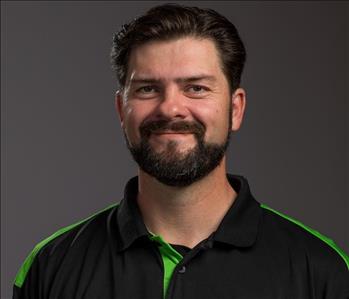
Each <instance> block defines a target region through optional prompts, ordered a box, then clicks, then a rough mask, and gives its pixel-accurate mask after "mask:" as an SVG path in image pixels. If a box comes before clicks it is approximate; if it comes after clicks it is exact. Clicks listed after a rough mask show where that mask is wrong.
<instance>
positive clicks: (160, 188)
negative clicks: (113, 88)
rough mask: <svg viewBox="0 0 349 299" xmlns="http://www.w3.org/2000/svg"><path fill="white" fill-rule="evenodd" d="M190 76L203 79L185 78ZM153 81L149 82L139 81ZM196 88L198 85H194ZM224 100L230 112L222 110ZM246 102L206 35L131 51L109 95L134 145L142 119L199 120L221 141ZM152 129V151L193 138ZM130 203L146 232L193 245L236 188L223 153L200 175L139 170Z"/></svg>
mask: <svg viewBox="0 0 349 299" xmlns="http://www.w3.org/2000/svg"><path fill="white" fill-rule="evenodd" d="M193 77H207V78H205V79H195V80H187V79H188V78H193ZM139 79H155V80H156V81H155V82H139V81H137V80H139ZM200 86H201V87H200ZM229 102H231V103H232V107H233V110H232V114H231V115H229ZM245 105H246V95H245V91H244V90H243V89H242V88H238V89H236V90H235V92H234V93H233V94H230V93H229V87H228V81H227V79H226V77H225V75H224V73H223V72H222V69H221V65H220V60H219V56H218V52H217V50H216V48H215V45H214V43H213V42H212V41H211V40H209V39H197V38H193V37H186V38H180V39H177V40H173V41H156V42H149V43H146V44H145V45H142V46H140V47H138V48H136V49H134V50H133V51H132V52H131V55H130V60H129V67H128V75H127V82H126V85H125V89H124V90H123V91H118V92H117V94H116V97H115V108H116V111H117V113H118V115H119V118H120V123H121V127H122V128H123V130H124V132H125V133H126V137H127V138H128V141H129V142H130V143H131V144H139V142H140V133H139V126H140V124H141V123H142V121H145V120H146V121H149V120H158V119H166V120H168V121H176V120H182V121H197V122H200V123H201V124H203V125H204V127H205V129H206V132H205V141H207V142H214V143H222V142H223V141H224V139H225V138H226V134H227V131H228V125H229V122H228V117H231V119H232V127H231V128H230V130H232V131H237V130H238V129H239V128H240V125H241V122H242V119H243V115H244V110H245ZM173 133H174V132H164V133H163V134H152V135H151V137H150V143H151V145H152V147H153V148H154V150H155V151H157V152H161V151H165V150H166V148H167V144H168V142H169V141H170V140H175V141H176V142H177V150H178V152H179V153H182V154H183V155H185V153H186V152H188V151H190V149H191V148H193V146H195V144H196V140H195V138H194V136H193V135H192V134H181V133H180V132H179V133H178V132H176V134H173ZM138 175H139V193H138V197H137V202H138V205H139V208H140V211H141V214H142V217H143V220H144V223H145V225H146V227H147V228H148V230H150V231H151V232H153V233H154V234H157V235H161V236H162V237H163V239H164V240H165V241H167V242H168V243H172V244H180V245H185V246H187V247H190V248H193V247H194V246H195V245H196V244H198V243H199V242H200V241H202V240H203V239H206V238H207V237H208V236H209V235H210V234H211V233H212V232H214V231H215V230H216V229H217V227H218V225H219V223H220V222H221V220H222V219H223V217H224V215H225V214H226V212H227V211H228V209H229V208H230V206H231V205H232V204H233V202H234V200H235V198H236V196H237V193H236V192H235V190H234V189H233V188H232V187H231V186H230V184H229V182H228V180H227V178H226V156H224V158H223V160H222V162H221V163H220V164H219V166H218V167H217V168H215V169H214V170H213V171H212V172H210V173H209V174H208V175H207V176H205V177H204V178H202V179H201V180H199V181H197V182H195V183H193V184H191V185H189V186H186V187H173V186H167V185H165V184H162V183H161V182H159V181H158V180H157V179H156V178H154V177H152V176H150V175H148V174H147V173H145V172H144V171H142V170H141V169H140V168H139V170H138Z"/></svg>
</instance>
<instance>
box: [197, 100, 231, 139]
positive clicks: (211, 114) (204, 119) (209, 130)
mask: <svg viewBox="0 0 349 299" xmlns="http://www.w3.org/2000/svg"><path fill="white" fill-rule="evenodd" d="M223 108H224V107H217V105H205V106H204V105H202V106H201V107H200V109H196V110H192V111H193V115H194V117H195V118H196V120H197V121H200V122H201V123H203V124H204V126H205V127H206V136H205V139H206V140H207V141H211V142H221V141H222V139H223V138H225V136H226V134H227V130H228V126H229V119H228V110H224V109H223ZM227 109H228V108H227Z"/></svg>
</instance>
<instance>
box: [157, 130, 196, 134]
mask: <svg viewBox="0 0 349 299" xmlns="http://www.w3.org/2000/svg"><path fill="white" fill-rule="evenodd" d="M154 134H155V135H187V134H192V133H190V132H173V131H164V132H156V133H155V132H154Z"/></svg>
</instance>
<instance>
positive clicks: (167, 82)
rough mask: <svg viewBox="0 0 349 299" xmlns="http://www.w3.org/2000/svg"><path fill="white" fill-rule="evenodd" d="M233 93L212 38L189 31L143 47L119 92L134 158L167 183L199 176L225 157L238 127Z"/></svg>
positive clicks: (132, 57) (186, 181)
mask: <svg viewBox="0 0 349 299" xmlns="http://www.w3.org/2000/svg"><path fill="white" fill-rule="evenodd" d="M233 98H234V95H231V94H229V85H228V81H227V79H226V77H225V76H224V74H223V72H222V70H221V66H220V61H219V57H218V52H217V50H216V48H215V45H214V43H213V42H212V41H211V40H209V39H201V40H199V39H195V38H189V37H188V38H181V39H177V40H173V41H156V42H149V43H147V44H145V45H142V46H140V47H137V48H136V49H134V50H133V51H132V52H131V55H130V60H129V65H128V74H127V81H126V85H125V89H124V91H123V92H122V93H119V94H118V97H117V104H118V107H117V108H118V112H119V114H120V119H121V125H122V128H123V130H124V134H125V138H126V144H127V146H128V148H129V149H130V151H131V154H132V156H133V158H134V159H135V161H136V162H137V163H138V165H139V166H140V168H141V169H142V170H143V171H145V172H146V173H148V174H150V175H151V176H153V177H155V178H157V179H158V180H159V181H160V182H162V183H164V184H166V185H170V186H187V185H190V184H192V183H193V182H195V181H197V180H199V179H200V178H202V177H204V176H205V175H207V174H208V173H210V172H211V171H212V170H213V169H215V168H216V167H217V166H218V165H219V163H220V162H221V160H222V159H223V157H224V154H225V151H226V148H227V146H228V142H229V137H230V132H231V130H232V129H233V130H234V127H232V122H233V116H232V115H233V114H232V107H233V106H234V103H233V101H232V99H233ZM239 124H240V123H239V120H238V124H237V128H238V126H239ZM237 128H236V129H237Z"/></svg>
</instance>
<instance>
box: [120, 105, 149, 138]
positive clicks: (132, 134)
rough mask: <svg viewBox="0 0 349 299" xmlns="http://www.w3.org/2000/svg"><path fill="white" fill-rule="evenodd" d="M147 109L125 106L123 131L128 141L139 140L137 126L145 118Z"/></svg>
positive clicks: (139, 106) (138, 106)
mask: <svg viewBox="0 0 349 299" xmlns="http://www.w3.org/2000/svg"><path fill="white" fill-rule="evenodd" d="M147 115H148V113H147V109H146V108H145V107H141V105H130V104H128V105H126V106H125V108H124V117H125V123H124V125H125V131H126V135H127V136H128V139H129V141H131V142H132V141H133V140H137V139H139V138H140V135H139V126H140V125H141V123H142V121H143V120H144V119H146V118H147Z"/></svg>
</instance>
